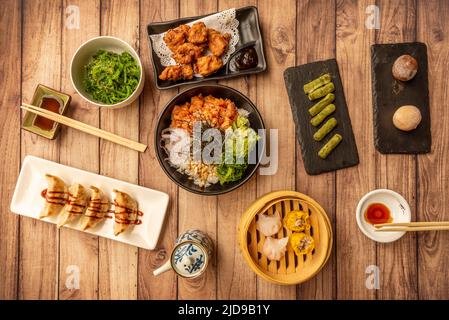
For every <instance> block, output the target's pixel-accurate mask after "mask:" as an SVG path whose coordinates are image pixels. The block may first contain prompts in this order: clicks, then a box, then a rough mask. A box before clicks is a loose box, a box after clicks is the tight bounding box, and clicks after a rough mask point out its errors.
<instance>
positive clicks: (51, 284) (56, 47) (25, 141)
mask: <svg viewBox="0 0 449 320" xmlns="http://www.w3.org/2000/svg"><path fill="white" fill-rule="evenodd" d="M22 14H23V17H24V18H23V30H22V36H23V38H22V48H26V51H24V52H23V59H22V101H24V102H30V101H31V99H32V96H33V93H34V90H35V89H36V86H37V85H38V84H39V83H42V84H44V85H47V86H49V87H51V88H53V89H56V90H59V89H60V85H61V84H60V83H61V22H62V21H61V18H62V15H61V1H59V0H52V1H46V0H45V1H44V0H39V1H24V2H23V13H22ZM36 34H38V35H39V41H36V38H35V35H36ZM21 135H22V136H21V156H22V160H23V158H24V157H25V156H26V155H29V154H31V155H35V156H39V157H41V158H45V159H47V160H52V161H56V162H58V160H59V144H60V143H59V140H48V139H46V138H43V137H40V136H37V135H35V134H33V133H31V132H27V131H24V130H22V132H21ZM19 237H20V238H19V243H20V249H19V257H20V258H19V289H18V290H19V298H20V299H56V298H57V297H58V242H59V236H58V231H57V229H56V227H55V226H54V225H53V224H49V223H46V222H43V221H38V220H35V219H31V218H25V217H21V218H20V236H19ZM37 248H39V250H37Z"/></svg>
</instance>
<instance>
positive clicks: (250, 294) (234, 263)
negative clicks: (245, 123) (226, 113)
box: [217, 0, 257, 299]
mask: <svg viewBox="0 0 449 320" xmlns="http://www.w3.org/2000/svg"><path fill="white" fill-rule="evenodd" d="M256 4H257V1H255V0H239V1H231V0H219V1H218V10H219V11H222V10H226V9H230V8H240V7H245V6H252V5H256ZM256 81H257V80H256V76H250V77H244V78H238V79H231V80H227V81H220V83H221V84H224V85H228V86H231V87H233V88H234V89H237V90H239V91H240V92H242V93H243V94H244V95H246V96H247V97H248V98H249V99H251V100H252V101H253V102H255V100H256ZM256 183H257V177H256V176H254V177H253V178H252V179H251V180H250V181H248V182H247V183H246V184H245V185H244V186H242V187H240V188H239V189H237V190H235V191H233V192H230V193H228V194H225V195H222V196H219V197H218V208H217V209H218V216H217V219H218V221H217V226H218V227H217V242H218V244H219V245H218V246H217V251H218V253H217V255H218V258H217V278H218V281H217V286H218V287H217V298H218V299H255V298H256V275H255V274H254V272H252V271H251V270H250V268H249V267H248V266H247V264H246V262H245V260H244V259H243V256H242V254H241V252H240V248H239V243H238V230H237V228H238V225H239V222H240V217H241V215H242V213H243V211H244V210H245V209H246V208H247V207H248V206H249V205H250V204H251V203H252V202H253V201H254V200H255V199H256ZM218 230H219V232H218Z"/></svg>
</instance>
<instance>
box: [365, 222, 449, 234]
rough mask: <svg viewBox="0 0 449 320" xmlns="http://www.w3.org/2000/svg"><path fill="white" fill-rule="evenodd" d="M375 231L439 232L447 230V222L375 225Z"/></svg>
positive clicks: (448, 224)
mask: <svg viewBox="0 0 449 320" xmlns="http://www.w3.org/2000/svg"><path fill="white" fill-rule="evenodd" d="M374 228H375V230H376V231H382V232H385V231H441V230H449V221H436V222H403V223H381V224H375V225H374Z"/></svg>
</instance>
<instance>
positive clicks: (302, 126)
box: [284, 59, 359, 175]
mask: <svg viewBox="0 0 449 320" xmlns="http://www.w3.org/2000/svg"><path fill="white" fill-rule="evenodd" d="M324 73H330V74H331V76H332V81H333V83H334V85H335V92H334V94H335V101H334V102H333V103H334V104H335V106H336V110H335V112H334V113H333V114H332V116H333V117H335V119H337V121H338V125H337V127H336V128H335V129H334V130H332V131H331V132H330V133H328V135H327V136H326V138H324V139H323V141H320V142H317V141H315V140H314V139H313V134H314V133H315V132H316V131H317V130H318V128H315V127H314V126H312V124H311V123H310V120H311V119H312V117H311V116H310V114H309V112H308V110H309V108H310V107H311V106H313V105H314V104H315V103H316V102H317V101H310V100H309V98H308V97H307V95H306V94H305V93H304V90H303V86H304V84H306V83H308V82H310V81H312V80H313V79H315V78H318V77H319V76H321V75H323V74H324ZM284 80H285V86H286V87H287V93H288V97H289V100H290V105H291V108H292V113H293V120H294V121H295V124H296V137H297V139H298V142H299V144H300V145H301V152H302V158H303V161H304V167H305V169H306V172H307V173H308V174H310V175H316V174H320V173H323V172H329V171H334V170H338V169H342V168H346V167H351V166H354V165H357V164H358V163H359V155H358V152H357V146H356V144H355V139H354V133H353V132H352V126H351V119H350V118H349V113H348V107H347V105H346V99H345V95H344V92H343V86H342V84H341V79H340V72H339V71H338V65H337V61H336V60H335V59H330V60H325V61H317V62H313V63H308V64H305V65H302V66H298V67H291V68H288V69H286V70H285V72H284ZM328 118H329V117H328ZM328 118H327V119H328ZM323 123H324V122H323ZM335 133H339V134H341V136H342V137H343V140H342V141H341V143H340V144H339V145H338V146H337V147H336V148H335V149H334V150H333V151H332V153H331V154H330V155H329V156H328V157H327V158H326V159H324V160H323V159H321V158H320V157H319V156H318V151H319V150H320V149H321V148H322V147H323V146H324V144H325V143H326V142H327V141H328V140H329V139H330V138H331V137H332V136H333V135H334V134H335Z"/></svg>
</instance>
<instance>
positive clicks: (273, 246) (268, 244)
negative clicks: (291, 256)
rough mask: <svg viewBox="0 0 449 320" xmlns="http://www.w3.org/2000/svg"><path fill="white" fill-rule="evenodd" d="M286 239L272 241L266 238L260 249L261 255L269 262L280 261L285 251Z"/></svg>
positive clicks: (270, 238) (272, 239)
mask: <svg viewBox="0 0 449 320" xmlns="http://www.w3.org/2000/svg"><path fill="white" fill-rule="evenodd" d="M287 243H288V237H285V238H281V239H274V238H272V237H266V238H265V242H264V244H263V247H262V253H263V254H264V255H265V256H266V257H267V258H268V259H270V260H280V259H281V258H282V257H283V256H284V255H285V251H286V250H287Z"/></svg>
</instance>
